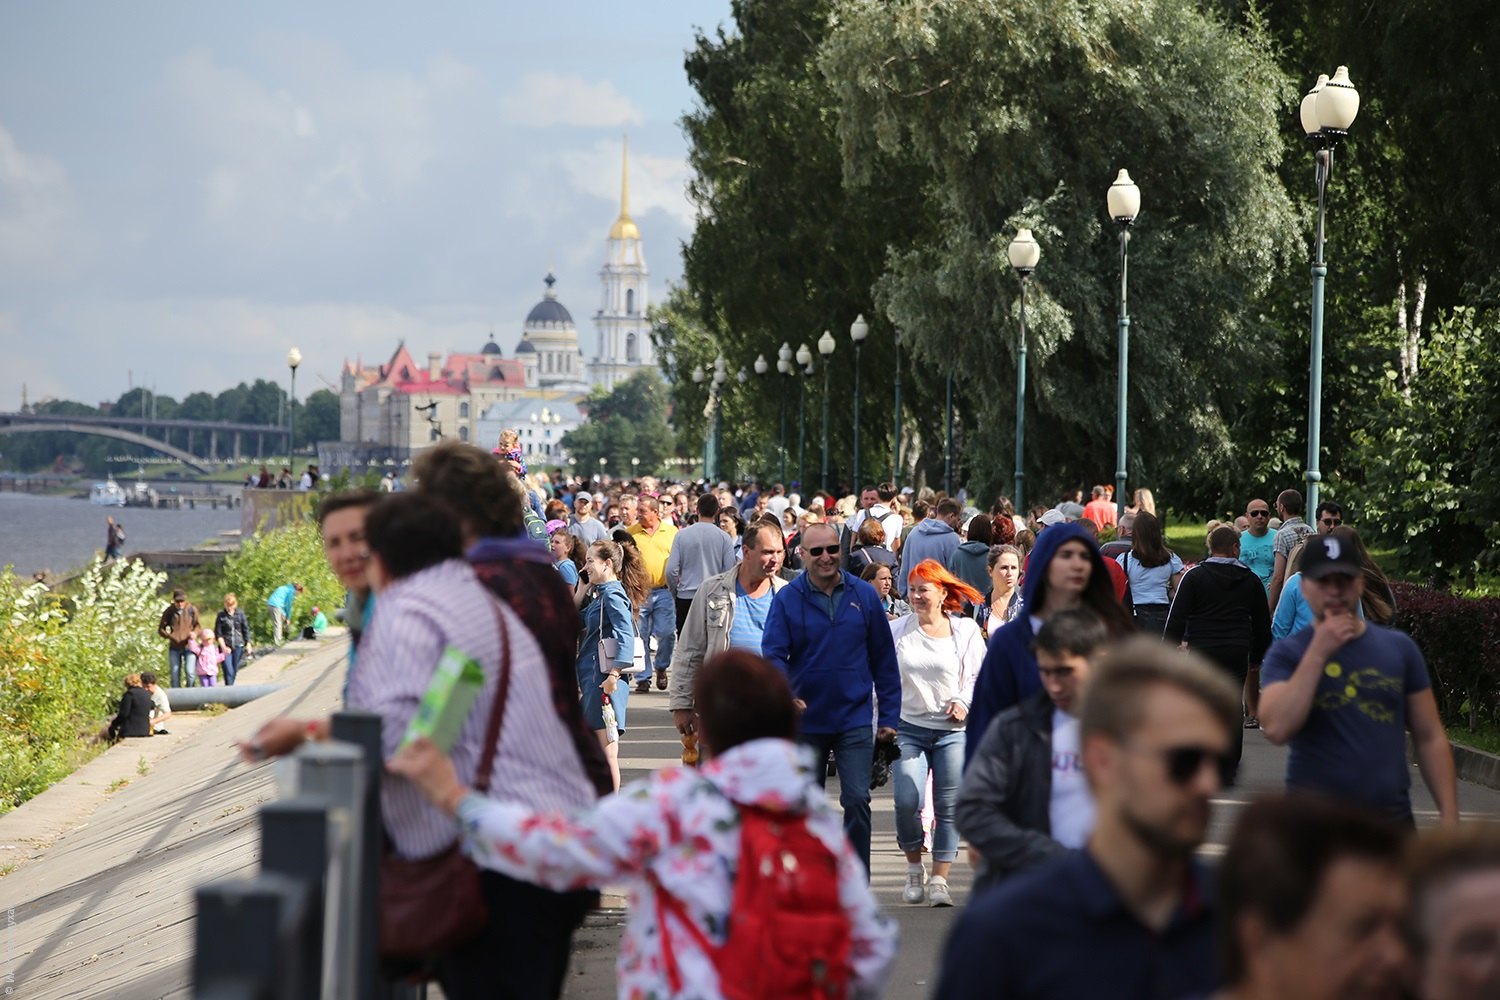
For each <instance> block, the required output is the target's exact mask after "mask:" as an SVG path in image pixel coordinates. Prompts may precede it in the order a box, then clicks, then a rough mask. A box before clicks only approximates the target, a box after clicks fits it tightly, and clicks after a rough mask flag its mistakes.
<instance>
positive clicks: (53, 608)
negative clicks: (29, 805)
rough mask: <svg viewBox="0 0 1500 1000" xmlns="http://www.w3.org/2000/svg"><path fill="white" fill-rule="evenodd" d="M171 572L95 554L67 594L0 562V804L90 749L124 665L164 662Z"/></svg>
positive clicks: (63, 770)
mask: <svg viewBox="0 0 1500 1000" xmlns="http://www.w3.org/2000/svg"><path fill="white" fill-rule="evenodd" d="M165 580H166V577H165V575H164V574H161V573H157V572H155V571H153V570H150V569H148V568H147V567H146V566H145V565H144V564H142V563H140V562H138V561H134V560H131V561H117V562H114V563H111V564H109V565H108V566H105V565H103V563H102V562H101V560H100V557H99V556H95V557H94V561H93V562H92V563H90V564H89V566H88V567H87V568H86V569H85V570H84V572H83V575H82V576H81V577H80V578H79V580H78V583H77V587H76V592H75V593H74V595H73V597H72V599H71V601H70V602H65V601H64V599H63V597H62V596H60V595H58V594H55V593H52V592H51V591H49V590H48V589H47V587H46V585H45V584H40V583H31V584H24V585H23V584H22V583H21V582H20V581H18V580H17V579H16V577H15V576H14V574H12V573H11V572H10V570H9V569H6V570H4V571H0V812H5V811H8V810H10V809H12V808H14V807H16V806H17V805H20V804H21V803H22V802H25V801H26V800H27V799H29V798H31V797H32V796H34V795H37V794H39V793H40V792H42V791H44V790H45V789H46V788H47V787H48V786H49V785H51V784H52V783H53V782H55V781H57V780H58V779H60V778H62V777H64V776H65V775H67V774H68V773H69V772H70V771H71V770H72V769H73V768H74V767H75V766H77V764H79V763H80V762H81V761H82V760H84V759H86V758H87V757H88V756H90V754H91V753H92V752H93V751H92V748H91V747H90V745H89V743H88V740H87V738H86V737H87V736H88V735H89V734H91V733H92V732H93V731H94V730H96V729H97V728H98V727H99V726H100V724H101V720H103V719H105V718H107V717H109V716H111V715H113V714H114V712H115V710H116V708H117V706H118V702H119V692H120V689H121V680H122V678H123V677H124V675H125V674H129V673H139V672H141V671H143V670H152V669H156V670H160V669H161V668H163V667H165V657H164V656H163V654H162V643H161V640H160V638H158V637H157V634H156V624H157V621H158V620H159V619H160V617H161V610H162V605H161V598H160V597H159V596H158V595H157V589H158V588H159V587H160V586H161V585H162V583H163V582H165ZM81 737H83V738H81Z"/></svg>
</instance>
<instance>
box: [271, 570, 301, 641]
mask: <svg viewBox="0 0 1500 1000" xmlns="http://www.w3.org/2000/svg"><path fill="white" fill-rule="evenodd" d="M300 593H302V584H301V583H299V582H296V581H294V582H292V583H283V584H282V585H281V586H279V587H277V588H276V589H275V590H273V591H271V596H270V597H268V598H266V607H267V608H268V609H269V610H270V612H271V630H272V633H273V636H274V638H273V640H272V641H274V642H275V644H276V645H278V646H280V645H281V642H282V637H283V635H284V634H285V633H286V628H287V625H288V623H289V622H290V621H291V618H292V605H293V603H294V602H295V601H296V599H297V595H298V594H300Z"/></svg>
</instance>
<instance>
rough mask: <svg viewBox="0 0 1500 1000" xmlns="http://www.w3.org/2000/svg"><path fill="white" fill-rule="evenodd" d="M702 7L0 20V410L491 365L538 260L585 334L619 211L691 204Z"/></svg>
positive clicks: (672, 258) (670, 274) (601, 1)
mask: <svg viewBox="0 0 1500 1000" xmlns="http://www.w3.org/2000/svg"><path fill="white" fill-rule="evenodd" d="M728 18H729V3H728V0H651V2H649V3H644V4H621V3H616V2H606V0H569V2H566V3H554V4H537V3H530V2H521V0H499V2H495V0H488V2H485V0H471V2H457V0H454V2H435V3H431V4H424V5H420V6H418V5H412V4H401V3H395V2H387V0H364V2H344V0H320V2H319V3H315V4H308V3H304V2H285V0H259V2H256V3H253V4H222V3H212V4H204V3H198V2H187V0H182V2H172V0H145V2H142V3H131V4H123V3H116V2H113V0H92V2H76V0H58V2H49V3H12V4H4V5H3V6H0V410H12V409H15V408H16V407H17V406H18V405H19V403H20V401H21V391H22V386H23V385H25V386H26V388H27V391H28V394H29V398H30V400H31V401H33V402H35V401H38V400H40V399H44V398H48V397H52V398H59V399H74V400H78V401H80V402H85V403H90V404H95V403H98V402H100V401H104V400H113V399H116V398H118V397H119V396H120V395H121V394H122V393H124V392H125V391H126V390H127V389H128V388H129V387H130V385H131V384H132V383H133V384H135V385H147V386H151V387H153V388H154V389H155V390H156V391H157V392H159V393H161V394H163V395H170V396H174V397H176V398H178V399H179V400H180V399H182V398H183V397H184V396H186V395H187V394H188V393H190V392H194V391H198V390H203V391H207V392H210V393H214V394H217V393H218V392H221V391H222V390H224V389H226V388H229V387H231V386H233V385H235V384H237V383H238V382H241V381H253V380H254V379H256V378H267V379H275V380H280V381H285V380H286V378H287V375H288V372H287V367H286V356H287V352H288V350H289V349H290V348H292V347H294V346H295V347H297V348H298V349H299V350H300V351H301V352H302V355H303V359H304V360H303V363H302V366H301V368H299V369H298V372H297V374H298V379H297V392H298V395H299V396H305V395H306V393H307V392H310V391H312V390H314V389H317V388H322V387H325V386H331V387H334V388H337V383H338V378H339V373H340V370H341V368H342V366H343V364H344V361H345V359H346V358H349V359H356V358H359V359H363V361H364V362H365V363H366V364H373V363H377V362H382V361H385V360H386V359H387V358H388V357H389V356H390V355H391V353H392V352H393V351H394V350H395V348H396V346H397V343H398V341H400V340H402V339H404V340H405V341H406V344H407V346H408V348H410V349H411V350H412V353H413V354H414V355H416V356H417V357H419V358H420V357H424V356H425V355H426V354H427V352H428V351H440V352H442V353H444V354H446V353H448V352H449V351H454V350H459V351H475V350H478V349H479V347H480V346H481V345H482V344H483V343H484V342H485V341H486V340H487V339H488V337H489V335H490V331H491V329H492V328H493V331H494V335H495V339H496V341H497V342H498V343H499V344H500V346H501V348H502V349H503V350H504V352H505V354H506V355H507V356H510V355H511V354H512V353H513V350H514V347H515V345H516V342H517V341H518V340H519V339H520V332H521V323H522V321H523V320H524V318H525V316H526V313H527V312H528V311H529V310H530V308H531V307H532V306H533V305H534V304H535V303H536V302H537V301H538V300H539V299H540V298H541V296H542V292H543V290H544V286H543V284H542V279H543V277H544V276H545V275H546V273H547V270H548V266H549V264H550V265H551V267H552V269H553V270H554V271H555V272H556V275H557V279H558V283H557V291H558V298H559V300H560V301H561V302H562V303H563V304H564V305H566V306H567V307H568V308H569V310H570V311H571V312H572V314H573V317H574V319H575V320H576V321H577V322H578V324H579V334H580V340H581V341H582V343H584V344H585V345H587V344H588V343H589V342H590V339H591V337H592V333H593V329H592V324H591V323H590V320H589V318H590V317H591V316H593V314H594V313H595V311H597V310H598V308H599V306H600V303H601V299H602V291H601V286H600V282H599V274H598V272H599V269H600V267H601V266H602V264H603V258H604V239H605V235H606V234H607V232H608V230H609V227H610V224H611V223H612V222H613V221H614V219H615V217H616V216H617V215H618V213H619V199H620V158H621V145H622V140H623V138H624V137H625V136H626V135H628V137H629V144H630V209H631V215H632V216H633V217H634V219H635V220H636V222H637V224H638V225H639V226H640V229H641V236H642V243H643V246H644V248H645V253H646V260H647V263H648V265H649V266H650V269H651V279H650V294H651V297H652V300H653V301H660V300H661V298H662V297H663V296H664V294H665V291H666V288H667V284H668V283H669V282H672V281H675V280H677V278H678V277H679V275H680V273H681V260H680V247H681V244H682V242H683V241H684V240H685V239H687V238H688V236H689V235H690V234H691V231H692V226H693V218H694V212H693V208H692V206H691V204H690V203H689V202H688V200H687V196H686V193H685V189H684V186H685V184H686V182H687V180H688V171H687V166H686V143H685V140H684V139H683V136H682V133H681V129H680V127H679V124H678V123H679V120H680V118H681V116H682V115H683V114H684V113H686V112H687V111H689V110H691V109H692V108H693V107H694V101H695V98H694V94H693V92H692V89H691V88H690V87H689V85H688V82H687V79H686V76H685V75H684V73H683V69H682V61H683V54H684V52H685V50H686V49H687V48H689V47H690V46H691V45H692V43H693V39H694V35H695V32H696V31H697V30H699V29H702V30H703V31H705V32H709V33H711V32H712V31H713V30H715V29H716V28H717V27H718V26H719V25H720V24H721V23H727V21H728Z"/></svg>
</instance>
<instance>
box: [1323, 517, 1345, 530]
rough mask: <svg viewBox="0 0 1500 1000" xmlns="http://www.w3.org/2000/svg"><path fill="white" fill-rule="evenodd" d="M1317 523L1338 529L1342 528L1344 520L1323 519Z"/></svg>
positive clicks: (1335, 518) (1337, 518) (1339, 518)
mask: <svg viewBox="0 0 1500 1000" xmlns="http://www.w3.org/2000/svg"><path fill="white" fill-rule="evenodd" d="M1318 523H1319V524H1326V525H1328V526H1329V527H1330V528H1339V527H1343V524H1344V519H1343V518H1342V517H1325V518H1323V519H1322V520H1321V521H1319V522H1318Z"/></svg>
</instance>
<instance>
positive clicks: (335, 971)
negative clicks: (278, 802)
mask: <svg viewBox="0 0 1500 1000" xmlns="http://www.w3.org/2000/svg"><path fill="white" fill-rule="evenodd" d="M364 756H365V755H364V752H363V751H362V750H361V749H360V748H359V747H356V746H353V745H352V744H349V743H343V742H338V741H335V742H332V743H309V744H305V745H304V746H303V747H301V748H300V749H299V750H298V751H297V753H296V756H295V758H294V759H295V760H296V763H297V786H298V790H299V793H300V794H303V795H313V796H318V797H320V798H322V799H324V800H326V802H327V803H328V828H327V833H328V840H327V841H326V843H327V845H328V853H327V858H326V866H325V868H324V871H325V872H326V873H327V882H326V884H325V886H324V893H325V896H324V899H325V908H326V909H325V913H326V914H327V919H326V921H325V924H324V927H325V932H324V936H323V963H322V966H323V995H324V996H351V995H353V993H354V989H355V986H354V984H355V983H356V982H357V978H358V976H357V971H356V956H357V954H358V943H359V939H358V932H359V921H360V898H359V868H358V863H359V856H358V855H359V847H360V843H359V831H360V828H361V826H362V825H363V817H364V813H365V762H364Z"/></svg>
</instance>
